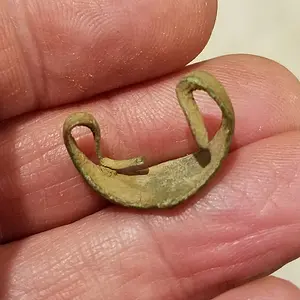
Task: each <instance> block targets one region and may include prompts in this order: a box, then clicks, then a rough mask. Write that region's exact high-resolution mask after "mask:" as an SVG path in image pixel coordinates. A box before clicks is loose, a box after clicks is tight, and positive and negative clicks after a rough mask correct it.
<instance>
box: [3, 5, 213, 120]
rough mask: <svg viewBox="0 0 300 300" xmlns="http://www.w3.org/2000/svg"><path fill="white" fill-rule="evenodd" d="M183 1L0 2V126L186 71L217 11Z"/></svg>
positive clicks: (204, 41) (204, 40)
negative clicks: (4, 121)
mask: <svg viewBox="0 0 300 300" xmlns="http://www.w3.org/2000/svg"><path fill="white" fill-rule="evenodd" d="M184 2H185V4H182V5H181V6H180V7H178V2H177V1H173V0H167V1H156V0H141V1H133V0H127V1H117V3H115V1H101V0H95V1H86V0H83V1H73V0H67V1H52V0H46V1H34V0H31V1H29V3H28V5H27V6H20V5H18V6H16V7H14V9H12V8H11V7H10V6H9V5H8V3H6V2H4V3H2V4H1V6H0V20H1V21H0V22H2V24H1V25H2V26H0V28H2V29H0V36H1V39H0V49H2V50H0V81H1V87H0V94H1V99H0V120H1V119H5V118H9V117H12V116H15V115H18V114H21V113H25V112H28V111H32V110H35V109H37V108H39V109H40V108H47V107H53V106H57V105H61V104H66V103H70V102H74V101H79V100H82V99H86V98H88V97H91V96H93V95H95V94H98V93H101V92H104V91H108V90H111V89H114V88H118V87H121V86H125V85H128V84H133V83H136V82H138V81H142V80H146V79H150V78H154V77H156V76H161V75H163V74H166V73H169V72H172V71H174V70H176V69H179V68H181V67H183V66H184V65H186V64H187V63H188V62H190V61H191V60H192V59H193V58H194V57H195V56H197V54H198V53H199V52H201V50H202V49H203V48H204V46H205V44H206V43H207V41H208V39H209V36H210V33H211V31H212V29H213V25H214V21H215V17H216V6H217V5H216V1H215V0H214V1H205V0H188V1H184ZM10 5H11V4H10ZM12 12H14V13H12ZM1 56H2V57H1ZM1 58H2V59H1Z"/></svg>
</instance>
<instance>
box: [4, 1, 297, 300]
mask: <svg viewBox="0 0 300 300" xmlns="http://www.w3.org/2000/svg"><path fill="white" fill-rule="evenodd" d="M16 3H17V4H12V2H9V1H4V2H3V1H2V3H1V7H0V13H1V18H0V20H1V21H2V26H1V27H0V28H1V29H0V30H1V35H0V36H1V40H0V41H1V42H0V45H1V47H0V49H1V52H0V53H1V58H0V63H1V68H0V70H1V72H0V79H1V99H0V118H1V120H2V123H1V129H0V130H1V131H0V159H1V173H0V191H1V196H0V197H1V198H0V199H1V206H0V234H1V235H0V236H1V242H2V244H3V245H2V246H1V248H0V264H1V277H0V282H1V283H0V298H1V299H22V300H23V299H105V300H108V299H111V300H114V299H124V300H126V299H130V300H131V299H142V300H146V299H158V300H159V299H172V300H173V299H189V300H191V299H197V300H199V299H212V298H213V297H217V298H216V299H218V300H226V299H230V300H234V299H255V300H258V299H260V300H261V299H287V300H291V299H299V291H298V289H297V288H295V287H294V286H292V285H291V284H289V283H287V282H285V281H282V280H279V279H274V278H272V277H268V278H264V279H259V278H261V277H264V276H267V275H268V274H270V273H272V271H274V270H275V269H277V268H279V267H280V266H282V265H284V264H286V263H287V262H289V261H290V260H292V259H295V258H297V257H299V256H300V241H299V238H298V237H299V233H300V221H299V220H300V203H299V196H300V176H299V168H300V143H299V141H300V132H299V128H300V119H299V112H300V101H299V100H300V85H299V81H298V80H297V79H296V78H295V77H294V76H293V75H292V74H291V73H290V72H288V71H287V70H286V69H284V68H283V67H281V66H279V65H278V64H276V63H274V62H271V61H269V60H266V59H263V58H258V57H253V56H248V55H230V56H225V57H219V58H216V59H212V60H209V61H206V62H203V63H200V64H197V65H194V66H190V67H188V68H185V67H184V66H185V65H186V64H187V63H188V62H189V61H191V60H192V59H193V58H194V57H195V56H196V55H197V54H198V53H199V52H201V50H202V49H203V47H204V46H205V44H206V43H207V41H208V39H209V36H210V33H211V31H212V28H213V25H214V20H215V17H216V1H204V0H203V1H202V0H190V1H187V3H188V4H185V5H183V4H179V3H182V2H178V1H174V0H167V1H154V0H140V1H128V0H127V1H100V0H95V1H51V0H46V1H31V2H27V3H26V4H21V3H20V2H16ZM179 5H181V7H179ZM195 69H200V70H206V71H209V72H211V73H212V74H214V75H215V76H216V77H217V78H218V79H219V80H220V81H221V82H222V84H223V85H224V86H225V88H226V90H227V91H228V94H229V95H230V97H231V100H232V102H233V106H234V109H235V113H236V130H235V136H234V141H233V145H232V149H231V153H230V154H229V156H228V158H227V159H226V161H225V162H224V163H223V165H222V169H221V170H220V171H219V172H218V174H217V175H216V176H215V178H214V179H213V180H212V181H211V182H210V184H209V185H208V186H207V187H206V188H205V189H203V190H202V191H201V192H200V193H198V194H197V196H195V197H193V198H192V199H189V200H188V201H187V202H186V203H185V204H184V205H181V206H179V207H177V208H175V209H172V210H151V211H142V212H141V211H136V210H132V209H126V208H120V207H116V206H113V205H110V204H108V203H107V201H105V200H104V199H100V198H99V196H98V195H96V194H95V193H94V192H93V191H91V189H90V188H89V187H88V186H87V185H86V184H85V183H84V182H83V180H82V178H81V177H80V175H79V174H78V172H77V171H76V169H75V168H74V166H73V164H72V162H71V160H70V158H69V156H68V154H67V151H66V149H65V146H64V144H63V139H62V124H63V122H64V120H65V118H66V117H67V116H68V115H69V114H70V113H72V112H75V111H82V110H84V111H89V112H92V113H93V115H95V117H96V119H97V120H98V121H99V123H100V125H101V129H102V136H103V141H102V145H103V146H104V149H103V152H104V153H106V154H107V155H109V156H110V157H114V158H117V159H123V158H128V157H133V156H139V155H144V156H145V157H146V158H147V163H149V164H157V163H159V162H161V161H165V160H168V159H171V158H176V157H179V156H183V155H184V154H186V153H188V152H192V151H194V150H195V148H196V145H195V142H194V141H193V138H192V135H191V133H190V131H189V127H188V125H187V122H186V120H185V118H184V115H183V114H182V111H181V109H180V107H179V105H178V103H177V100H176V97H175V92H174V89H175V86H176V83H177V82H178V80H179V78H181V77H182V75H184V74H186V73H188V72H190V71H191V70H195ZM162 75H164V77H162ZM128 85H131V86H130V87H127V88H126V86H128ZM113 89H114V90H113ZM197 99H198V103H199V106H200V109H201V111H202V112H203V114H204V116H205V120H206V123H207V127H208V130H209V131H210V132H211V133H212V132H213V131H214V130H215V129H216V128H217V126H218V117H219V116H220V113H219V111H218V108H217V107H216V105H215V104H214V103H213V101H212V100H211V99H209V98H208V97H207V96H205V95H202V94H201V97H200V95H199V94H198V95H197ZM77 136H78V137H79V144H80V146H81V148H82V149H83V150H84V151H85V152H86V153H88V154H93V151H94V150H93V148H94V145H93V139H92V136H91V135H90V133H89V132H87V131H78V132H77ZM255 279H256V280H255ZM251 280H253V282H252V283H250V284H249V283H248V282H249V281H251ZM237 286H240V287H237ZM222 293H223V294H222Z"/></svg>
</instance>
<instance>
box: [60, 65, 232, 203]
mask: <svg viewBox="0 0 300 300" xmlns="http://www.w3.org/2000/svg"><path fill="white" fill-rule="evenodd" d="M195 90H203V91H205V92H206V93H207V94H208V95H209V96H210V97H211V98H212V99H214V100H215V102H216V103H217V104H218V106H219V107H220V109H221V111H222V122H221V125H220V128H219V130H218V131H217V132H216V134H215V135H214V137H213V138H212V139H211V140H210V141H209V139H208V134H207V131H206V128H205V125H204V121H203V118H202V115H201V113H200V111H199V109H198V106H197V104H196V102H195V99H194V97H193V92H194V91H195ZM176 94H177V99H178V102H179V104H180V106H181V108H182V110H183V111H184V114H185V116H186V119H187V121H188V124H189V126H190V128H191V131H192V134H193V136H194V138H195V140H196V142H197V144H198V146H199V150H198V151H197V152H195V153H192V154H189V155H187V156H184V157H180V158H177V159H172V160H169V161H166V162H163V163H160V164H158V165H154V166H151V167H149V168H147V169H143V168H142V166H143V163H144V159H143V157H136V158H131V159H127V160H114V159H110V158H107V157H102V155H101V149H100V139H101V135H100V128H99V125H98V123H97V121H96V120H95V118H94V117H93V116H92V115H91V114H89V113H86V112H78V113H73V114H71V115H70V116H69V117H68V118H67V119H66V121H65V123H64V126H63V137H64V142H65V145H66V148H67V150H68V153H69V155H70V157H71V159H72V161H73V163H74V165H75V167H76V168H77V170H78V171H79V172H80V174H81V175H82V176H83V178H84V179H85V181H86V182H87V183H88V184H89V185H90V186H91V187H92V188H93V189H94V190H96V191H97V192H98V193H99V194H101V195H102V196H103V197H105V198H106V199H108V200H109V201H111V202H113V203H116V204H119V205H122V206H127V207H135V208H168V207H173V206H176V205H178V204H179V203H181V202H183V201H184V200H186V199H188V198H189V197H190V196H192V195H193V194H195V193H196V192H197V191H198V190H199V189H200V188H201V187H203V186H204V185H205V184H206V183H207V182H208V181H209V179H210V178H212V177H213V176H214V174H215V173H216V172H217V170H218V169H219V167H220V166H221V163H222V161H223V160H224V158H225V157H226V156H227V154H228V152H229V147H230V144H231V140H232V136H233V132H234V123H235V118H234V110H233V107H232V104H231V101H230V98H229V97H228V95H227V93H226V91H225V89H224V87H223V86H222V84H221V83H220V82H219V81H218V80H217V79H216V78H215V77H214V76H212V75H211V74H209V73H207V72H203V71H195V72H193V73H191V74H189V75H188V76H186V77H184V78H182V79H181V80H180V82H179V83H178V85H177V87H176ZM76 126H86V127H88V128H90V130H91V131H92V133H93V135H94V139H95V144H96V152H97V156H98V159H99V164H95V163H93V162H92V161H91V160H89V158H88V157H87V156H86V155H85V154H84V153H83V152H81V151H80V150H79V148H78V146H77V144H76V142H75V140H74V138H73V137H72V134H71V131H72V129H73V128H74V127H76ZM137 168H138V170H137ZM134 169H136V170H135V171H133V170H134ZM126 171H128V172H126Z"/></svg>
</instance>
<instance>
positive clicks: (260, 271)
mask: <svg viewBox="0 0 300 300" xmlns="http://www.w3.org/2000/svg"><path fill="white" fill-rule="evenodd" d="M299 140H300V132H291V133H285V134H282V135H280V136H275V137H270V138H268V139H264V140H260V141H258V142H256V143H253V144H251V145H247V146H245V147H243V148H240V149H238V150H236V151H234V152H233V153H231V154H230V155H229V159H228V160H227V161H226V164H225V168H224V170H223V171H222V173H223V174H221V176H220V177H219V179H216V180H218V184H217V185H216V184H215V183H212V184H211V185H210V187H209V186H208V187H207V189H206V190H203V191H202V192H201V193H200V194H199V195H198V196H197V197H195V200H194V201H191V200H190V204H187V205H186V206H184V207H178V208H177V209H174V210H166V211H159V212H156V211H152V212H151V211H135V210H129V209H122V208H117V207H116V206H111V207H109V208H106V209H104V210H102V211H101V212H99V213H97V214H94V215H91V216H89V217H86V218H84V219H82V220H79V221H77V222H75V223H73V224H70V225H66V226H64V227H59V228H56V229H53V230H50V231H47V232H45V233H41V234H39V235H35V236H33V237H30V238H28V239H25V240H22V241H20V242H16V243H13V244H11V245H7V246H6V247H5V248H2V250H1V249H0V257H2V260H3V261H0V263H1V265H5V264H4V262H6V265H9V267H8V268H7V269H8V270H10V274H9V278H8V279H6V281H5V282H6V283H7V284H6V286H8V287H9V292H8V294H7V295H5V296H7V297H6V298H9V295H13V294H14V293H16V289H18V291H21V296H24V297H25V295H26V296H27V297H28V298H29V299H34V298H35V297H36V295H37V294H40V293H41V292H43V296H44V298H46V299H51V297H53V298H59V297H62V295H66V294H67V296H68V297H69V299H73V298H74V297H75V295H76V296H77V297H79V298H80V297H81V298H83V299H89V298H93V297H94V298H97V297H98V298H101V297H103V299H125V300H126V299H158V300H160V299H174V298H176V297H177V298H178V299H191V300H192V299H195V300H196V299H197V300H198V299H199V296H200V295H201V299H202V300H206V299H207V300H208V299H212V298H213V297H216V296H217V295H219V294H221V293H224V292H225V291H227V290H229V289H231V288H234V287H236V286H239V285H241V284H245V283H246V282H248V281H249V280H252V279H257V278H259V277H261V276H267V275H268V274H270V273H271V272H273V271H274V270H276V269H277V268H279V267H281V266H282V265H284V264H286V263H288V262H289V261H291V260H292V259H295V258H297V257H299V256H300V240H299V239H298V238H295V237H298V236H299V234H300V222H299V220H300V209H299V201H298V199H299V195H300V177H299V176H297V175H298V173H299V166H300V144H299ZM216 180H214V181H216ZM212 186H213V187H212ZM196 199H197V200H198V201H196ZM191 202H194V204H193V205H192V203H191ZM10 255H12V257H11V258H10ZM8 261H10V263H9V264H8V263H7V262H8ZM28 270H34V272H30V276H29V275H28ZM49 270H50V271H49ZM5 274H6V273H5V272H4V271H3V275H2V276H7V275H5ZM0 279H1V280H0V282H4V280H3V279H2V278H0ZM49 287H53V288H49ZM136 287H138V288H136Z"/></svg>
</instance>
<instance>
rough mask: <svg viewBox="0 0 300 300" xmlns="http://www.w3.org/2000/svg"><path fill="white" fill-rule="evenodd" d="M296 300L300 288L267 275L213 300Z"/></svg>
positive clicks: (298, 297) (299, 293)
mask: <svg viewBox="0 0 300 300" xmlns="http://www.w3.org/2000/svg"><path fill="white" fill-rule="evenodd" d="M276 299H278V300H282V299H284V300H297V299H300V290H299V289H298V288H297V287H296V286H294V285H293V284H291V283H290V282H287V281H285V280H282V279H278V278H275V277H267V278H264V279H261V280H257V281H255V282H253V283H250V284H247V285H245V286H242V287H239V288H236V289H234V290H231V291H229V292H227V293H225V294H223V295H221V296H219V297H217V298H215V300H276Z"/></svg>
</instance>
